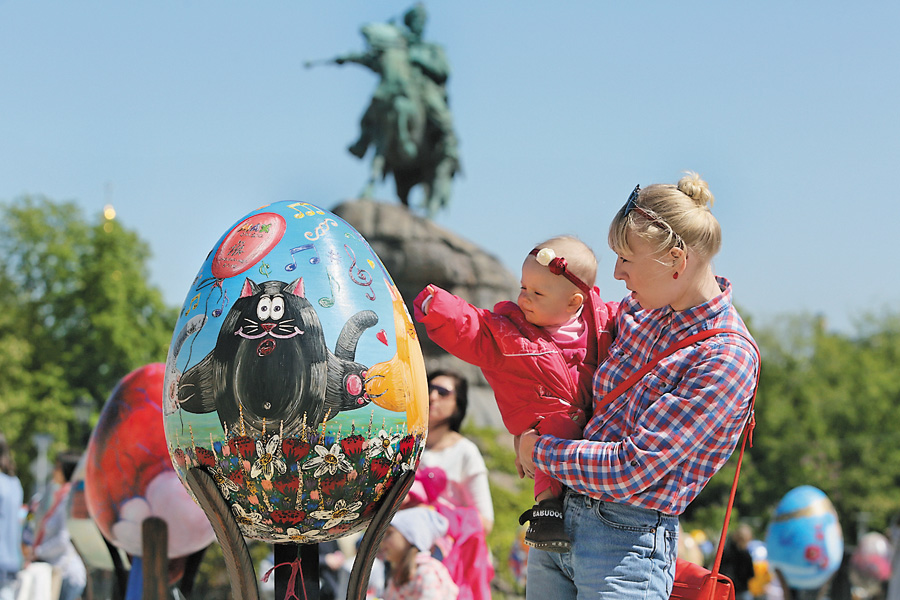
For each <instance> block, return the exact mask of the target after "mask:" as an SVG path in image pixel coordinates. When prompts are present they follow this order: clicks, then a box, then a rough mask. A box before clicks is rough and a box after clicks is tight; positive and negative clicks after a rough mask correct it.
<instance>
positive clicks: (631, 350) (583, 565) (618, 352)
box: [519, 173, 759, 600]
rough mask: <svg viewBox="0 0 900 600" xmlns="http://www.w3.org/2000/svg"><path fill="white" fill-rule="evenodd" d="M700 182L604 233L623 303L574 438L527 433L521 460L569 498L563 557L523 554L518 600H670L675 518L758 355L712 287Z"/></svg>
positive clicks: (634, 210) (711, 470) (685, 181)
mask: <svg viewBox="0 0 900 600" xmlns="http://www.w3.org/2000/svg"><path fill="white" fill-rule="evenodd" d="M712 202H713V196H712V194H711V193H710V191H709V189H708V186H707V184H706V182H705V181H703V180H701V179H700V177H699V176H698V175H696V174H694V173H688V174H687V176H685V177H683V178H682V179H681V180H680V181H679V182H678V184H677V185H651V186H649V187H648V188H646V189H643V190H642V189H640V186H638V187H637V188H635V190H634V192H633V193H632V194H631V196H630V197H629V198H628V201H627V202H626V203H625V205H624V206H623V207H622V208H621V209H620V210H619V211H618V213H617V214H616V216H615V218H614V219H613V221H612V224H611V225H610V228H609V245H610V248H612V250H613V251H614V252H615V253H616V254H617V255H618V259H617V261H616V267H615V271H614V277H615V278H616V279H619V280H621V281H624V282H625V285H626V287H627V288H628V290H629V292H630V293H629V295H628V296H626V297H625V299H624V300H623V301H622V303H621V304H620V305H619V313H618V316H617V318H616V330H617V336H616V339H615V341H614V342H613V344H612V346H610V349H609V357H608V358H607V359H606V361H605V362H603V363H602V364H601V365H600V366H599V367H598V368H597V371H596V373H595V375H594V380H593V387H594V412H593V417H591V418H590V420H589V421H588V424H587V426H586V428H585V430H584V439H582V440H565V439H561V438H556V437H553V436H549V435H544V436H538V435H537V433H536V432H534V431H531V432H526V433H525V434H524V435H523V436H522V438H521V441H520V445H519V460H520V462H521V463H522V466H523V468H524V469H525V471H526V473H531V472H533V471H534V468H535V466H536V467H537V468H539V469H541V470H543V471H545V472H547V473H549V474H550V475H552V476H553V477H555V478H557V479H558V480H559V481H561V482H562V483H563V484H565V485H566V486H567V487H568V488H569V489H568V491H567V493H566V496H565V503H564V506H565V510H564V513H565V514H564V519H565V527H566V531H567V533H568V534H569V535H570V536H571V538H572V548H571V550H570V551H569V552H566V553H562V554H559V553H551V552H545V551H541V550H536V549H532V550H531V551H530V552H529V557H528V587H527V592H526V594H527V598H529V599H535V600H543V599H545V598H557V599H560V600H562V599H568V598H571V599H574V598H576V597H578V598H582V597H588V596H591V597H595V598H616V599H621V598H642V599H648V598H658V599H660V600H662V599H666V598H668V597H669V593H670V592H671V590H672V582H673V580H674V574H675V558H676V550H677V536H678V533H677V532H678V515H680V514H681V513H682V512H683V511H684V509H685V508H686V507H687V505H688V504H689V503H690V502H691V501H692V500H693V499H694V498H695V497H696V496H697V494H699V493H700V491H701V490H702V489H703V487H704V486H705V485H706V483H707V481H708V480H709V478H710V477H712V476H713V475H714V474H715V473H716V472H717V471H718V470H719V469H720V468H721V467H722V465H724V464H725V462H726V461H727V460H728V457H729V456H730V455H731V453H732V452H733V450H734V449H735V446H736V445H737V443H738V441H739V440H740V437H741V433H742V431H743V427H744V424H745V423H746V422H747V418H748V414H749V410H750V403H751V399H752V397H753V394H754V391H755V388H756V382H757V380H758V367H759V357H758V354H757V351H756V350H755V344H754V343H753V342H751V341H749V340H748V339H745V338H744V337H743V336H747V337H748V338H749V335H750V334H749V332H748V331H747V328H746V326H745V325H744V323H743V321H742V320H741V318H740V316H739V315H738V313H737V311H736V310H735V308H734V306H733V305H732V297H731V284H730V283H729V282H728V280H726V279H724V278H722V277H716V275H715V273H714V271H713V267H712V262H711V261H712V258H713V256H715V254H716V253H717V252H718V251H719V247H720V245H721V232H720V228H719V223H718V221H716V219H715V217H713V215H712V213H711V212H710V210H709V205H711V204H712ZM708 329H727V330H729V332H728V333H718V334H715V335H713V336H712V337H707V338H705V339H703V340H702V341H697V342H695V343H693V344H691V345H688V346H686V347H684V348H681V349H679V350H676V351H674V352H673V353H672V354H670V355H668V356H667V357H665V358H663V359H662V360H660V361H659V362H658V363H657V364H656V365H655V366H654V367H653V368H651V369H650V371H649V372H647V374H646V375H644V376H643V377H642V378H641V379H639V380H638V381H637V382H636V383H635V384H634V385H632V386H630V387H627V389H625V390H624V391H623V392H622V393H621V394H620V395H618V397H616V398H614V399H609V398H607V399H605V398H604V397H605V396H607V395H609V396H613V395H614V394H611V393H610V392H612V391H613V390H614V389H615V388H616V387H617V386H619V384H621V383H622V382H623V381H625V380H626V379H627V378H628V377H629V376H631V375H632V374H633V373H635V372H637V371H638V370H639V369H640V368H641V367H642V366H643V365H644V364H647V363H649V362H651V358H652V357H654V356H657V355H658V354H660V353H661V352H663V351H664V350H666V349H669V348H670V347H672V346H674V345H675V344H677V343H679V342H681V341H683V340H685V339H686V338H688V337H689V336H691V335H693V334H696V333H699V332H701V331H703V330H708Z"/></svg>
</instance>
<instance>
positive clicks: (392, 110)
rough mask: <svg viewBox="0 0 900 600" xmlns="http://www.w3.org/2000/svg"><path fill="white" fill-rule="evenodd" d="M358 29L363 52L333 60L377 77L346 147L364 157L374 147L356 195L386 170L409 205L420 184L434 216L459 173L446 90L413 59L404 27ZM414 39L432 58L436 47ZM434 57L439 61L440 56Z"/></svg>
mask: <svg viewBox="0 0 900 600" xmlns="http://www.w3.org/2000/svg"><path fill="white" fill-rule="evenodd" d="M361 33H362V35H363V38H364V39H365V41H366V45H367V51H366V52H364V53H351V54H346V55H343V56H339V57H337V58H335V59H334V60H333V61H332V62H334V63H336V64H344V63H348V62H349V63H355V64H360V65H363V66H365V67H367V68H369V69H371V70H372V71H374V72H375V73H377V74H378V75H379V76H380V81H379V83H378V86H377V87H376V89H375V92H374V93H373V94H372V100H371V102H370V104H369V106H368V108H367V109H366V111H365V113H364V114H363V117H362V119H361V121H360V129H361V132H360V137H359V139H358V140H357V141H356V142H355V143H353V144H352V145H351V146H350V147H349V151H350V153H351V154H353V155H354V156H356V157H358V158H363V157H364V156H365V155H366V153H367V151H368V148H369V147H370V146H372V147H373V148H374V154H373V156H372V164H371V169H370V171H369V179H368V181H367V183H366V185H365V187H364V188H363V190H362V192H361V193H360V196H361V197H363V198H370V197H371V196H372V194H373V192H374V188H375V185H376V184H377V183H378V182H379V181H382V180H384V179H385V178H386V177H387V176H388V175H389V174H390V175H393V177H394V183H395V185H396V190H397V196H398V197H399V198H400V201H401V202H402V203H403V204H404V205H405V206H407V207H408V206H409V194H410V191H411V190H412V188H413V187H415V186H417V185H420V186H422V188H423V192H424V202H423V205H424V209H425V213H426V215H427V216H428V217H433V216H434V215H435V214H436V213H437V211H438V210H440V209H441V208H444V207H446V206H447V205H448V204H449V201H450V193H451V183H452V180H453V177H454V176H455V175H456V173H457V172H458V171H459V159H458V156H457V152H456V138H455V135H454V134H453V131H452V124H450V118H449V111H448V110H447V109H446V92H445V91H444V89H443V86H442V84H437V83H435V81H434V77H433V76H432V75H431V74H429V73H430V72H429V71H428V70H427V69H424V68H422V67H421V65H420V62H419V61H417V60H414V59H412V58H411V50H415V49H416V48H411V43H410V39H411V38H410V36H409V34H408V32H407V31H405V30H403V29H401V28H400V27H398V26H396V25H394V24H393V23H369V24H366V25H364V26H363V27H362V28H361ZM412 40H413V43H418V44H419V46H420V47H422V48H425V51H426V52H428V53H429V55H430V56H435V45H433V44H424V43H421V42H419V41H417V40H416V39H415V38H412ZM438 48H439V47H438ZM438 52H440V51H438ZM438 57H439V58H441V59H442V58H443V55H442V54H439V55H438ZM310 64H311V63H307V65H310ZM444 79H446V76H445V77H444ZM441 103H443V107H441Z"/></svg>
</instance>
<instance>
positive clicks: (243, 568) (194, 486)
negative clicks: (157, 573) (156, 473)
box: [187, 468, 415, 600]
mask: <svg viewBox="0 0 900 600" xmlns="http://www.w3.org/2000/svg"><path fill="white" fill-rule="evenodd" d="M187 478H188V483H189V485H190V487H191V491H193V492H194V496H195V497H196V498H197V502H199V503H200V506H201V507H202V508H203V510H204V512H206V515H207V517H209V520H210V523H211V524H212V527H213V531H215V532H216V538H217V539H218V540H219V545H220V546H221V547H222V553H223V554H224V558H225V568H226V570H227V572H228V580H229V582H230V583H231V592H232V595H233V597H234V598H235V599H236V600H259V588H258V587H257V583H256V581H257V578H256V571H255V569H254V567H253V559H252V557H251V556H250V550H249V549H248V548H247V543H246V542H245V541H244V537H243V535H242V534H241V530H240V527H238V524H237V521H236V520H235V518H234V514H233V513H232V512H231V510H230V509H229V508H228V503H227V502H226V501H225V498H223V497H222V494H221V492H220V491H219V488H218V486H217V485H216V483H215V480H214V479H213V478H212V476H211V475H210V474H209V473H207V472H206V471H205V470H203V469H200V468H192V469H191V470H190V471H189V472H188V476H187ZM414 480H415V471H408V472H406V473H404V474H403V475H402V476H401V477H400V479H399V480H398V481H397V483H396V484H395V485H394V486H393V487H392V488H391V490H390V491H389V492H388V493H387V494H386V495H385V496H384V498H382V500H381V502H382V504H381V506H380V507H379V509H378V510H377V511H376V512H375V516H374V517H373V518H372V521H371V522H370V523H369V526H368V528H367V529H366V531H365V533H364V534H363V537H362V539H361V540H360V543H359V551H358V554H357V555H356V559H355V560H354V561H353V569H352V570H351V571H350V580H349V583H348V585H347V598H348V600H351V599H359V600H363V599H364V598H365V597H366V588H367V587H368V583H369V574H370V573H371V571H372V563H373V562H374V561H375V556H376V555H377V553H378V547H379V546H380V545H381V540H382V539H383V538H384V535H385V533H386V532H387V528H388V525H390V523H391V519H392V518H393V516H394V513H396V512H397V509H398V508H399V507H400V504H401V503H402V502H403V499H404V498H405V497H406V493H407V492H408V491H409V488H410V487H412V484H413V481H414ZM318 546H319V545H318V544H275V597H276V598H290V597H298V598H301V597H302V598H306V599H307V600H318V598H319V552H318ZM288 565H290V566H291V569H290V571H288V570H287V569H279V568H278V567H279V566H288ZM297 568H299V569H300V573H301V574H302V577H300V578H297V577H296V572H297ZM304 588H305V589H304ZM301 593H302V594H303V595H301Z"/></svg>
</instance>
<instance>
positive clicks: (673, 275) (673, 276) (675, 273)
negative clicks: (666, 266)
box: [672, 271, 678, 279]
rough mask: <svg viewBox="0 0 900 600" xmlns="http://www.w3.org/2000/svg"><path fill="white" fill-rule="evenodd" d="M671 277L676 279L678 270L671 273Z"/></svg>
mask: <svg viewBox="0 0 900 600" xmlns="http://www.w3.org/2000/svg"><path fill="white" fill-rule="evenodd" d="M672 279H678V271H675V272H674V273H672Z"/></svg>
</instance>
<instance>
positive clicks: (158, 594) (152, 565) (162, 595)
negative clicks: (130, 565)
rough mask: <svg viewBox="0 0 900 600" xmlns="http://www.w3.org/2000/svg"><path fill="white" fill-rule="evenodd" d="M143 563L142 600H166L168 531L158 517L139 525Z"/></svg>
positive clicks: (145, 520)
mask: <svg viewBox="0 0 900 600" xmlns="http://www.w3.org/2000/svg"><path fill="white" fill-rule="evenodd" d="M141 536H142V540H143V551H144V555H143V563H144V594H143V600H166V595H167V591H168V588H169V558H168V550H169V529H168V526H167V525H166V522H165V521H163V520H162V519H160V518H159V517H148V518H146V519H144V522H143V523H142V524H141Z"/></svg>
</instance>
